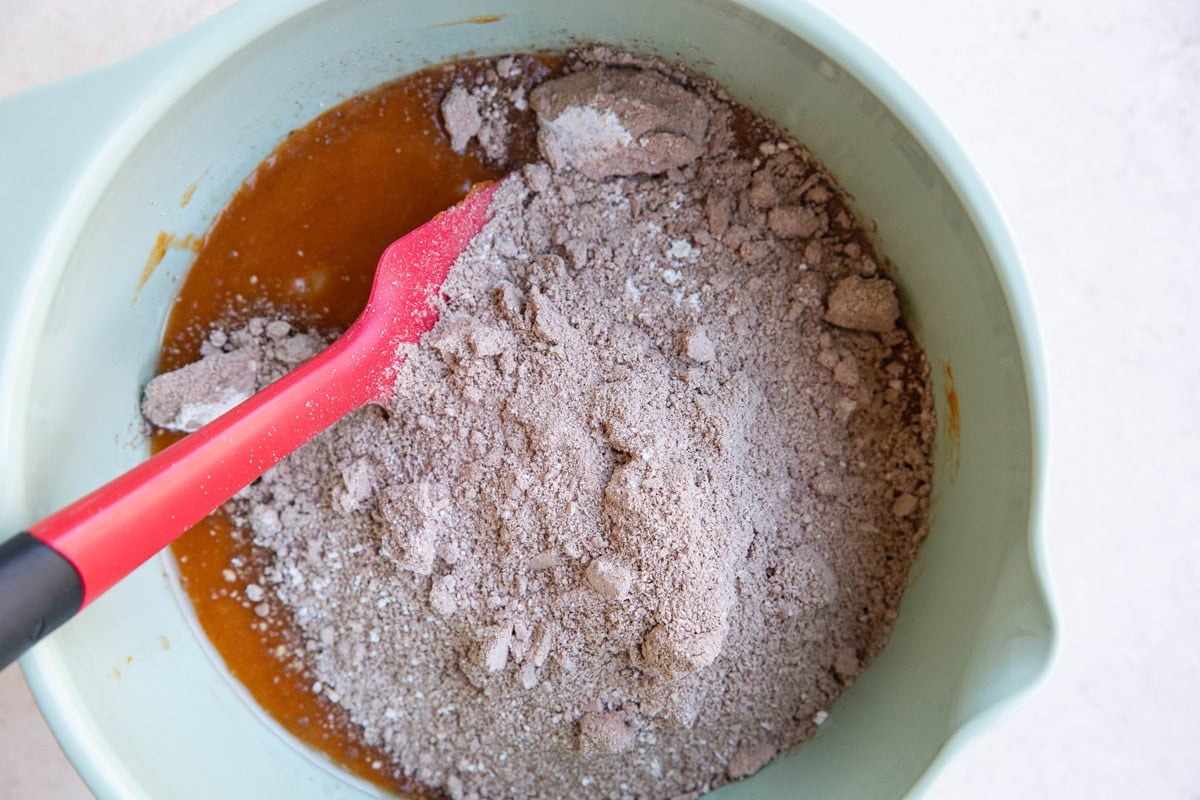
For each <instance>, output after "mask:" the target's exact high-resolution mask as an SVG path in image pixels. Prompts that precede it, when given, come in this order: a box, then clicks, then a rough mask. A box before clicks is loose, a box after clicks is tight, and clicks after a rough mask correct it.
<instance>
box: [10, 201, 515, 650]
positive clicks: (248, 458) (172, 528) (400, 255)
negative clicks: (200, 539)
mask: <svg viewBox="0 0 1200 800" xmlns="http://www.w3.org/2000/svg"><path fill="white" fill-rule="evenodd" d="M495 190H496V184H492V185H490V186H487V187H485V188H482V189H478V190H476V191H474V192H472V193H471V194H470V195H469V196H468V197H467V198H466V199H465V200H463V201H462V202H461V203H459V204H458V205H457V206H454V207H453V208H451V209H449V210H447V211H444V212H442V213H441V214H439V215H438V216H437V217H435V218H434V219H433V220H431V221H429V222H427V223H425V224H424V225H422V226H421V227H420V228H417V229H416V230H415V231H413V232H411V233H409V234H408V235H407V236H404V237H403V238H402V239H399V240H397V241H396V242H394V243H393V244H392V245H391V246H390V247H388V249H387V250H385V251H384V253H383V256H382V257H381V258H380V259H379V266H378V267H377V268H376V272H375V281H374V284H373V285H372V287H371V297H370V300H369V301H368V302H367V307H366V309H365V310H364V311H363V312H362V314H361V315H359V317H358V319H357V320H355V322H354V324H353V325H351V326H350V328H349V329H348V330H347V331H346V332H345V333H344V334H342V336H341V337H340V338H339V339H338V340H337V341H336V342H334V343H333V344H332V345H330V346H329V347H328V348H327V349H326V350H324V351H323V352H322V353H320V354H319V355H317V356H316V357H315V358H313V359H311V360H310V361H308V362H306V363H304V364H303V365H301V366H300V367H299V368H297V369H296V370H294V371H293V372H291V373H289V374H288V375H286V376H285V377H283V378H281V379H280V380H278V381H276V382H275V383H273V384H271V385H270V386H268V387H266V388H265V389H263V390H262V391H260V392H258V393H257V394H255V395H254V396H253V397H251V398H250V399H248V400H246V401H245V402H244V403H242V404H241V405H239V406H237V407H236V408H234V409H232V410H230V411H229V412H227V413H225V414H224V415H222V416H220V417H218V418H217V419H216V420H214V421H213V422H211V423H209V424H208V425H205V426H204V427H203V428H201V429H199V430H197V431H196V432H195V433H192V434H191V435H189V436H187V437H186V438H184V439H182V440H180V441H179V442H176V443H175V444H173V445H171V446H170V447H168V448H167V449H166V450H164V451H162V452H161V453H159V454H158V455H156V456H154V457H153V458H151V459H149V460H148V461H145V462H143V463H142V464H140V465H138V466H137V467H135V468H133V469H132V470H130V471H129V472H127V473H125V474H124V475H122V476H120V477H119V478H117V479H115V480H114V481H112V482H111V483H109V484H107V485H105V486H102V487H101V488H99V489H97V490H96V491H94V492H92V493H91V494H89V495H88V496H86V497H84V498H83V499H81V500H78V501H76V502H75V503H72V504H71V505H69V506H67V507H66V508H64V509H62V510H61V511H59V512H57V513H55V514H52V515H50V516H49V517H47V518H46V519H44V520H42V521H41V522H38V523H37V524H35V525H33V526H31V527H30V528H29V530H28V532H24V533H19V534H17V535H16V536H13V537H11V538H10V539H8V540H7V541H5V542H4V543H2V544H0V669H2V668H3V667H4V666H6V665H7V664H9V663H10V662H11V661H13V660H14V659H15V658H17V656H19V655H21V653H23V652H25V650H27V649H28V648H29V647H31V646H32V645H33V644H34V643H36V642H37V641H38V640H39V639H41V638H42V637H43V636H45V635H46V634H48V633H49V632H50V631H52V630H54V629H55V628H57V627H58V626H59V625H61V624H62V623H63V622H65V621H66V620H68V619H69V618H70V617H72V616H73V615H74V614H75V613H77V612H78V611H79V610H80V609H81V608H83V607H84V606H86V605H87V604H88V603H90V602H91V601H93V600H95V599H96V598H97V597H99V596H100V595H101V594H103V593H104V592H105V591H107V590H108V589H109V588H111V587H112V586H113V584H115V583H116V582H117V581H119V580H121V579H122V578H123V577H125V576H126V575H128V574H129V573H130V572H132V571H133V570H134V569H136V568H137V567H138V566H140V565H141V564H142V563H143V562H145V561H146V560H147V559H149V558H150V557H151V556H153V555H154V554H155V553H157V552H158V551H159V550H161V549H163V548H164V547H166V546H167V545H168V544H170V543H171V542H172V541H174V540H175V539H176V538H177V537H178V536H179V535H180V534H182V533H183V532H184V531H186V530H188V529H189V528H190V527H192V526H193V525H195V524H196V523H197V522H199V521H200V520H202V519H203V518H204V517H205V516H207V515H208V514H209V513H211V512H212V511H213V510H214V509H216V508H217V507H218V506H220V505H221V504H222V503H224V502H225V501H226V500H228V499H229V498H230V497H232V496H233V495H234V494H235V493H237V492H238V491H239V490H240V489H242V487H244V486H246V485H248V484H249V483H250V482H251V481H253V480H254V479H255V478H257V477H259V476H260V475H262V474H263V473H264V472H266V471H267V470H268V469H270V468H271V467H272V466H274V465H275V464H276V463H278V462H279V461H280V460H282V459H283V458H284V457H285V456H287V455H288V454H290V453H291V452H293V451H294V450H296V449H297V448H298V447H300V446H301V445H302V444H304V443H305V442H307V441H308V440H309V439H311V438H312V437H314V436H316V435H317V434H318V433H320V432H321V431H323V430H325V429H326V428H328V427H329V426H330V425H332V424H333V423H334V422H337V421H338V420H339V419H341V418H342V417H344V416H345V415H346V414H349V413H350V412H351V411H353V410H355V409H356V408H359V407H361V406H363V405H366V404H367V403H372V402H374V403H386V402H387V401H388V400H390V399H391V395H392V385H393V382H394V381H395V378H396V370H397V368H398V367H399V366H400V364H401V363H402V362H403V356H402V355H398V351H399V348H400V346H401V345H402V344H406V343H413V344H415V343H416V342H417V341H418V340H419V339H420V338H421V335H422V334H424V333H425V332H426V331H428V330H429V329H430V328H432V327H433V324H434V322H436V321H437V308H436V306H435V305H434V302H433V301H434V300H435V298H436V297H437V295H438V291H439V289H440V287H441V285H442V282H443V281H444V280H445V279H446V274H447V273H448V272H449V270H450V266H451V265H452V264H453V263H454V261H455V259H457V258H458V256H459V254H460V253H461V252H462V251H463V249H464V248H465V247H466V246H467V243H468V242H470V241H471V239H472V238H473V237H474V236H475V234H477V233H479V231H480V230H481V229H482V228H483V225H484V223H485V222H487V220H488V218H489V217H490V207H491V202H492V195H493V194H494V193H495Z"/></svg>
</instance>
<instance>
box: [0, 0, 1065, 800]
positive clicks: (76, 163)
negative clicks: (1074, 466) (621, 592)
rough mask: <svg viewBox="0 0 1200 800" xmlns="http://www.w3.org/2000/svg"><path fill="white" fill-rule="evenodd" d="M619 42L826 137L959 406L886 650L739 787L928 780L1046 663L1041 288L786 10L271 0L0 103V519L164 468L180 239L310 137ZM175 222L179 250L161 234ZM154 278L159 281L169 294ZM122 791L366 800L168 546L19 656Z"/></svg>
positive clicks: (61, 723) (979, 212) (852, 48)
mask: <svg viewBox="0 0 1200 800" xmlns="http://www.w3.org/2000/svg"><path fill="white" fill-rule="evenodd" d="M581 40H597V41H604V42H611V43H614V44H618V45H622V46H625V47H628V48H631V49H636V50H639V51H643V52H653V53H658V54H661V55H663V56H666V57H668V58H671V59H675V58H679V59H682V60H683V61H684V62H686V63H687V64H689V65H691V66H693V67H694V68H696V69H699V70H701V71H703V72H706V73H708V74H710V75H712V76H714V77H715V78H717V79H718V80H719V81H721V82H722V83H723V84H724V85H725V86H726V87H727V88H728V90H729V92H730V93H731V94H732V95H733V97H734V98H735V99H737V100H739V101H741V102H743V103H745V104H748V105H749V106H751V107H753V108H754V109H755V110H757V111H759V112H761V113H763V114H765V115H766V116H768V117H771V118H773V119H775V120H777V121H778V122H779V123H781V124H782V125H783V126H784V127H786V128H787V129H788V130H789V131H791V132H792V133H793V134H794V135H795V136H796V137H797V138H798V139H799V140H800V141H802V142H805V143H806V144H808V145H809V146H810V147H811V149H812V150H813V151H814V152H815V154H816V155H817V156H818V157H819V158H821V159H822V160H824V161H825V163H826V164H827V165H828V166H829V167H830V168H831V169H832V170H833V172H834V173H835V174H836V175H837V176H838V178H839V179H840V181H841V182H842V184H843V185H844V186H845V187H846V189H848V190H849V192H850V193H851V194H852V195H853V196H854V197H855V198H856V201H857V206H858V209H859V211H860V212H861V213H862V214H863V215H865V216H866V217H869V218H871V219H874V220H875V221H876V222H877V224H878V240H879V243H880V246H881V247H882V249H883V251H884V252H885V253H887V254H888V255H889V256H890V257H891V258H892V259H893V260H894V262H895V265H896V272H895V278H896V280H897V282H898V284H899V286H900V287H901V292H902V299H903V303H904V306H905V310H906V315H907V319H908V321H909V324H910V326H911V327H912V329H913V330H914V332H915V333H916V335H917V336H918V338H919V339H920V341H921V343H922V344H923V345H924V347H925V350H926V353H927V355H928V357H929V361H930V364H931V366H932V369H933V375H934V383H935V390H936V395H937V412H938V416H939V428H938V441H937V463H936V473H935V478H934V496H933V504H932V513H931V521H930V533H929V538H928V540H927V541H926V543H925V545H924V547H923V549H922V552H921V555H920V558H919V560H918V562H917V564H916V566H915V567H914V569H913V573H912V585H911V587H910V588H909V590H908V592H907V594H906V595H905V598H904V601H903V605H902V610H901V614H900V618H899V619H898V621H897V623H896V627H895V632H894V635H893V636H892V640H891V643H890V645H889V646H888V647H887V649H886V650H885V652H884V653H883V654H882V655H881V656H880V657H879V658H878V659H876V660H875V661H874V662H873V663H872V664H871V665H870V667H869V668H868V669H867V671H866V673H864V674H863V676H862V677H861V678H860V679H859V680H858V681H857V682H856V683H855V685H854V686H853V687H852V688H851V689H850V690H849V691H847V692H846V693H845V695H844V696H843V697H842V699H840V700H839V701H838V702H837V703H836V705H835V706H834V707H833V709H832V712H831V714H830V717H829V720H828V722H827V723H826V724H825V725H824V726H822V728H821V729H820V731H819V733H818V735H817V736H816V738H815V739H814V740H813V741H812V742H810V743H809V744H807V745H806V746H804V747H803V748H801V749H799V750H797V751H795V752H792V753H789V754H787V755H785V756H783V757H782V758H780V759H779V760H778V761H777V762H776V763H775V764H773V765H772V766H770V767H769V768H768V769H766V770H764V771H763V772H762V773H760V774H759V775H757V776H755V777H754V778H752V779H750V780H748V781H744V782H741V783H738V784H735V785H732V786H730V787H727V788H725V789H722V790H721V791H720V792H719V793H718V796H720V797H724V798H738V797H747V798H748V797H757V798H785V797H801V796H803V797H821V798H839V797H845V798H884V797H887V798H892V797H898V796H903V795H905V794H906V793H908V792H913V791H915V792H919V791H920V788H921V787H924V786H927V785H928V784H929V783H930V782H931V781H932V780H933V779H934V776H935V775H936V773H937V771H938V769H939V768H940V767H941V766H942V765H944V764H945V763H946V761H947V760H948V759H949V758H950V757H951V756H952V755H953V753H954V751H956V750H957V749H959V748H960V747H961V746H962V744H963V743H964V742H965V741H967V740H968V739H969V738H970V737H971V736H972V735H974V733H975V732H977V731H978V730H980V729H981V728H982V727H984V726H986V725H987V724H989V723H991V722H992V721H994V720H996V719H997V718H998V717H1000V716H1001V715H1003V714H1004V713H1005V712H1006V711H1007V710H1009V709H1011V708H1012V706H1013V704H1014V703H1015V702H1017V701H1018V700H1019V699H1020V698H1021V697H1022V696H1024V695H1026V694H1027V693H1028V692H1029V691H1030V690H1031V689H1032V688H1033V687H1034V686H1035V685H1036V684H1037V683H1038V682H1039V680H1040V679H1041V678H1042V676H1043V675H1044V674H1045V672H1046V670H1047V668H1048V664H1049V662H1050V661H1051V657H1052V653H1053V649H1054V638H1055V637H1054V621H1053V614H1052V611H1051V608H1050V605H1049V600H1048V592H1047V584H1046V577H1045V572H1044V569H1043V566H1042V560H1041V554H1040V545H1039V539H1038V537H1039V531H1038V525H1039V507H1040V492H1041V484H1042V472H1043V465H1044V457H1045V452H1044V451H1045V446H1046V433H1045V398H1044V384H1043V376H1042V366H1041V360H1040V355H1039V352H1038V344H1037V337H1036V332H1035V328H1034V322H1033V316H1032V310H1031V307H1030V301H1029V298H1028V296H1027V294H1026V289H1025V286H1024V282H1023V280H1022V277H1021V271H1020V265H1019V263H1018V259H1017V255H1016V253H1015V251H1014V248H1013V245H1012V243H1011V241H1010V239H1009V236H1008V234H1007V233H1006V231H1005V227H1004V224H1003V222H1002V221H1001V218H1000V215H999V213H998V212H997V210H996V208H995V206H994V204H993V202H992V200H991V198H990V197H989V195H988V193H987V191H986V190H985V188H984V186H983V184H982V183H981V181H980V179H979V178H978V177H977V175H976V174H975V172H974V171H973V170H972V168H971V167H970V165H969V164H968V163H967V160H966V158H965V157H964V156H963V154H962V152H961V151H960V150H959V148H958V147H957V146H956V145H955V144H954V142H953V141H952V140H951V138H950V137H949V135H948V134H947V133H946V131H945V129H944V128H943V127H942V126H941V125H940V124H939V123H938V121H937V120H936V119H935V118H934V116H933V115H932V114H931V113H930V111H929V110H928V109H927V108H926V107H925V105H924V104H923V103H922V102H921V101H920V100H919V99H918V98H917V97H916V96H915V95H914V93H913V92H912V90H911V89H909V88H908V87H907V86H906V85H905V84H904V83H903V82H902V81H901V80H900V79H899V78H898V77H897V76H896V74H895V73H894V72H893V71H892V70H891V69H889V68H888V67H887V65H886V64H884V63H883V62H882V61H881V60H880V58H879V57H878V56H876V55H874V54H872V53H871V51H870V50H868V49H867V48H866V47H865V46H864V45H863V44H862V43H860V42H858V41H857V40H856V39H854V38H853V37H852V36H851V35H850V34H849V33H847V32H846V31H845V30H843V29H842V28H841V27H839V26H838V25H837V24H836V23H834V22H833V21H832V20H831V19H829V18H828V17H827V16H826V15H825V14H824V13H822V12H820V11H819V10H817V9H816V8H814V7H812V6H810V5H807V4H805V3H803V2H783V1H782V0H741V2H735V1H734V0H656V2H653V3H647V2H645V0H590V2H586V3H575V2H558V1H556V0H509V1H508V2H504V3H497V2H494V1H493V2H486V1H485V0H453V1H449V0H448V1H446V2H439V3H436V4H434V3H428V2H420V0H324V1H320V0H270V1H268V2H256V3H252V4H251V3H246V4H243V5H240V6H237V7H235V8H233V9H231V10H229V11H227V12H225V13H223V14H220V15H218V16H217V17H215V18H213V19H212V20H210V21H209V22H207V23H205V24H203V25H201V26H199V27H198V28H195V29H194V30H192V31H190V32H188V33H187V34H185V35H183V36H181V37H179V38H177V39H175V40H173V41H170V42H168V43H167V44H165V45H163V46H161V47H159V48H156V49H154V50H151V51H149V52H147V53H145V54H143V55H140V56H138V57H136V58H133V59H131V60H129V61H126V62H123V63H120V64H117V65H115V66H113V67H110V68H107V69H104V70H101V71H99V72H95V73H92V74H90V75H85V76H82V77H79V78H75V79H72V80H69V81H65V82H62V83H59V84H56V85H52V86H48V87H44V88H41V89H37V90H34V91H31V92H27V93H24V94H21V95H18V96H15V97H12V98H10V99H8V100H6V101H4V102H3V103H2V104H0V174H3V175H4V176H5V180H4V181H3V182H0V207H2V208H3V209H4V214H2V215H0V240H2V241H4V243H5V246H4V248H3V251H2V252H0V326H2V327H0V353H2V356H0V452H3V453H4V454H5V458H4V459H3V461H2V462H0V530H8V531H15V530H18V529H20V528H21V527H22V526H24V525H26V524H28V523H30V522H32V521H34V520H36V519H38V518H40V517H41V516H43V515H45V514H47V513H48V512H50V511H52V510H53V509H55V508H56V507H58V506H60V505H62V504H64V503H66V502H68V501H70V500H72V499H73V498H75V497H76V496H78V495H81V494H82V493H84V492H85V491H86V490H88V489H91V488H93V487H94V486H96V485H98V484H99V483H101V482H102V481H103V480H105V479H106V478H108V477H111V476H113V475H115V474H117V473H118V472H120V471H122V470H125V469H127V468H129V467H130V466H132V465H133V464H135V463H136V462H138V461H139V460H140V459H142V458H144V457H145V456H146V454H147V447H148V445H147V440H146V438H145V435H144V431H143V427H142V424H141V421H140V419H139V416H138V411H137V402H138V398H139V394H140V387H141V386H142V385H143V384H144V383H145V381H146V380H147V379H148V378H149V377H150V376H151V374H152V372H153V369H154V364H155V360H156V356H157V350H158V342H159V337H160V335H161V332H162V330H163V325H164V322H165V319H166V316H167V313H168V311H169V309H170V306H171V302H172V298H173V296H174V293H175V291H176V289H177V286H178V283H179V280H180V278H181V276H182V275H183V274H184V272H185V271H186V269H187V267H188V263H189V259H190V253H189V252H188V250H187V249H185V248H169V249H168V250H167V253H166V257H165V258H163V259H162V262H161V264H158V265H157V267H156V268H154V269H153V271H152V273H150V274H149V275H148V277H147V275H146V274H145V271H146V270H147V269H148V268H152V267H154V259H150V260H149V261H148V257H149V254H150V252H151V251H152V249H153V248H154V246H155V244H156V243H164V242H170V241H171V240H170V238H169V237H170V236H171V235H174V236H178V237H184V236H186V235H187V234H195V235H200V234H202V233H203V232H204V231H205V229H206V228H207V227H208V225H209V224H210V222H211V221H212V219H213V217H214V215H215V214H217V213H218V212H219V211H220V209H221V207H222V206H223V205H224V204H225V202H226V201H227V200H228V199H229V197H230V196H231V195H232V193H233V192H234V190H235V189H236V188H237V186H238V184H239V183H240V182H241V180H242V179H243V178H244V177H245V176H246V175H247V174H248V173H249V172H250V171H251V170H252V169H253V167H254V166H255V165H256V164H257V163H258V162H259V161H260V160H262V159H263V158H264V157H265V156H266V155H267V154H268V153H269V152H270V151H271V150H272V149H273V148H274V147H275V145H276V144H278V143H279V141H280V140H281V138H282V137H283V136H284V135H286V134H287V132H288V131H289V130H291V129H293V128H296V127H299V126H300V125H302V124H303V123H305V122H306V121H308V120H309V119H311V118H312V117H314V116H316V115H317V114H318V113H320V112H321V111H322V110H324V109H326V108H328V107H329V106H331V105H333V104H335V103H337V102H339V101H340V100H343V99H344V98H346V97H348V96H350V95H352V94H354V93H357V92H359V91H362V90H364V89H368V88H370V87H373V86H375V85H377V84H379V83H381V82H384V81H387V80H389V79H391V78H394V77H396V76H399V75H401V74H404V73H406V72H409V71H412V70H414V69H417V68H420V67H422V66H424V65H426V64H429V63H431V62H437V61H442V60H445V59H449V58H452V57H455V56H459V55H463V54H468V53H473V54H479V55H486V54H498V53H504V52H511V51H520V50H530V49H542V48H563V47H565V46H569V45H571V44H572V43H575V42H578V41H581ZM160 234H166V235H167V236H166V237H160ZM143 281H144V285H143ZM22 666H23V668H24V670H25V674H26V676H27V677H28V679H29V682H30V684H31V686H32V687H33V690H34V693H35V694H36V696H37V699H38V702H39V704H40V705H41V708H42V710H43V712H44V713H45V715H46V717H47V719H48V720H49V721H50V724H51V726H52V727H53V729H54V731H55V733H56V734H57V736H58V738H59V740H60V742H61V743H62V746H63V748H64V749H65V750H66V752H67V754H68V756H69V757H70V758H71V760H72V761H73V763H74V764H75V766H76V767H77V768H78V769H79V771H80V773H81V774H82V775H83V777H84V779H85V780H86V781H87V782H88V784H89V785H90V786H91V788H92V789H93V790H94V791H95V792H96V794H98V795H99V796H100V797H122V798H162V797H172V798H193V797H194V798H205V800H207V798H212V797H241V796H268V797H274V796H287V797H292V798H300V797H357V796H363V795H371V794H373V793H376V794H377V791H376V790H375V789H373V788H371V787H369V786H366V785H364V784H362V783H357V782H355V781H353V780H351V779H349V778H347V777H345V776H344V775H342V774H341V773H340V772H339V771H338V770H337V769H336V768H335V767H333V766H331V765H330V764H329V763H328V762H326V761H325V760H324V759H323V757H321V756H320V755H316V754H313V753H310V752H308V751H306V750H305V749H304V748H302V747H301V746H299V745H298V744H295V743H294V742H292V741H291V740H290V739H289V738H288V737H287V736H286V735H285V734H283V733H282V732H281V731H280V730H279V729H278V728H277V727H276V726H275V725H273V724H272V723H271V722H270V721H269V720H267V719H265V718H264V717H263V716H262V715H261V714H260V712H258V711H257V710H256V708H255V707H254V705H253V703H252V702H250V701H249V700H248V699H247V697H246V695H245V694H244V692H243V691H242V690H241V688H240V687H239V686H238V685H237V684H236V683H235V682H234V681H232V680H231V679H230V678H229V677H228V676H227V674H226V673H225V672H224V671H223V668H222V666H221V662H220V659H219V658H218V657H217V656H216V655H215V654H214V653H213V652H212V651H211V648H210V647H209V646H208V644H207V642H206V641H205V640H204V639H203V637H202V636H200V635H198V634H197V632H196V628H195V626H194V623H193V621H192V619H191V617H190V612H189V609H188V607H187V604H186V602H184V601H182V600H181V599H180V596H179V594H178V592H177V587H176V584H175V580H174V577H173V571H172V564H171V561H170V558H169V557H168V556H161V557H159V558H156V559H154V560H153V561H151V562H150V563H148V564H147V565H145V566H144V567H143V568H142V569H141V570H139V571H138V572H137V573H136V574H134V575H133V576H132V577H130V578H129V579H128V580H126V581H125V582H123V583H122V584H121V585H120V586H118V587H117V588H116V589H115V590H114V591H112V592H111V593H109V594H108V595H107V596H105V597H103V598H101V599H100V600H99V601H98V602H96V603H95V604H94V605H93V606H91V607H89V608H88V609H87V610H86V611H85V612H84V613H83V614H82V615H81V616H80V617H78V618H77V619H75V620H74V621H72V622H70V623H68V624H67V625H66V626H65V627H64V628H63V629H62V630H61V631H60V632H58V633H57V634H55V635H54V636H53V637H51V638H50V639H49V640H47V641H46V642H45V643H43V644H42V645H41V646H40V647H38V648H37V649H36V650H34V651H33V652H31V653H29V654H28V655H27V656H26V657H25V658H24V659H23V661H22Z"/></svg>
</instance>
